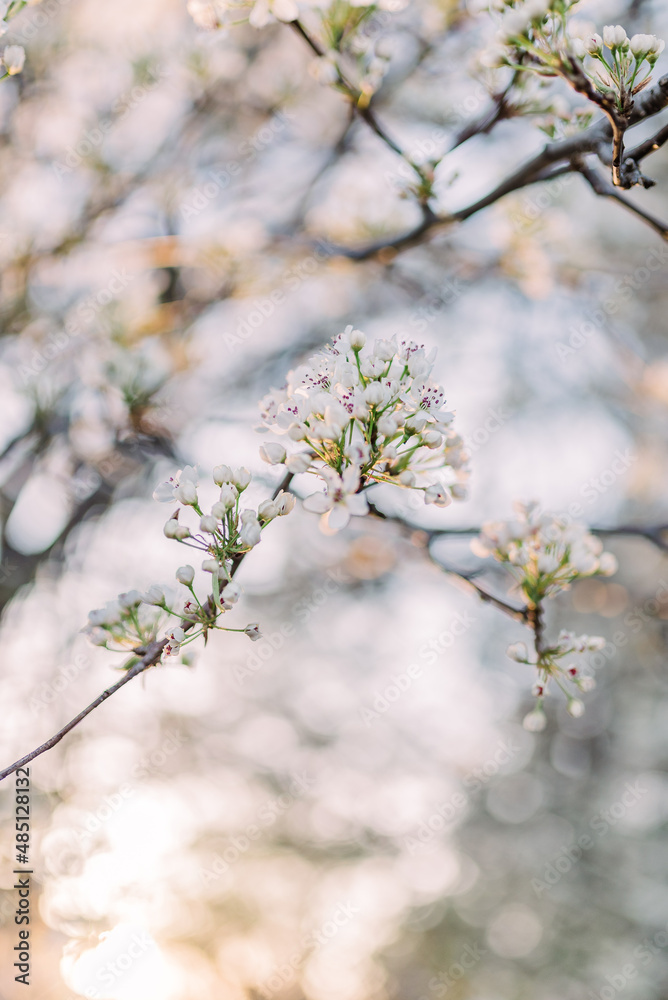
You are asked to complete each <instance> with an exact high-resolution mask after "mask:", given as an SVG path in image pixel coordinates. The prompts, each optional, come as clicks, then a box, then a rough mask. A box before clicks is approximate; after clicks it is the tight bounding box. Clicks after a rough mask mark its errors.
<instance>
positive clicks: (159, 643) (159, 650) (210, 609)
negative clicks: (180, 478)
mask: <svg viewBox="0 0 668 1000" xmlns="http://www.w3.org/2000/svg"><path fill="white" fill-rule="evenodd" d="M291 481H292V473H291V472H286V474H285V476H284V477H283V480H282V481H281V483H280V484H279V485H278V486H277V487H276V489H275V490H274V492H273V494H272V501H276V500H277V499H278V498H280V497H281V496H283V495H285V492H286V491H287V490H288V488H289V486H290V483H291ZM293 500H294V498H293ZM170 520H173V519H170ZM168 523H169V522H168ZM250 551H251V549H250V548H249V549H248V550H247V551H243V552H241V551H240V552H237V553H236V554H235V555H234V556H233V557H232V560H231V564H230V565H229V567H228V572H229V579H230V580H232V578H233V577H234V575H235V573H236V572H237V570H238V569H239V566H240V565H241V563H242V562H243V560H244V558H245V556H246V555H247V554H248V552H250ZM182 568H183V567H182ZM214 591H215V587H214ZM219 602H220V597H219V598H218V603H217V601H216V597H215V593H211V594H209V596H208V597H207V598H206V600H205V601H204V602H203V603H202V604H201V605H200V607H201V610H202V614H203V615H204V616H205V617H206V619H207V620H215V618H216V617H218V615H217V608H219V607H220V604H219ZM197 624H198V622H197V620H194V619H188V618H183V619H181V621H180V625H179V626H177V628H179V629H180V630H181V631H182V632H183V634H184V636H185V635H186V634H187V633H189V632H190V631H191V630H192V629H194V628H195V627H196V625H197ZM93 627H99V626H93ZM248 630H250V631H248ZM175 631H176V629H174V630H172V633H171V634H170V635H168V636H165V637H164V638H162V639H157V638H156V639H153V640H151V641H149V642H148V643H147V644H145V645H144V646H135V647H133V649H132V652H133V653H135V654H137V656H139V659H136V658H133V660H131V661H130V665H128V666H127V669H126V670H125V673H124V675H123V676H122V677H121V679H120V680H118V681H116V683H115V684H112V685H111V687H108V688H106V690H104V691H103V692H102V694H100V695H98V697H97V698H96V699H95V700H94V701H92V702H91V703H90V705H88V706H87V707H86V708H84V709H83V710H82V711H81V712H79V714H78V715H76V716H75V717H74V718H73V719H71V720H70V721H69V722H68V723H67V725H65V726H63V727H62V729H59V730H58V732H57V733H55V734H54V735H53V736H52V737H51V738H50V739H48V740H47V741H46V742H45V743H42V744H41V745H40V746H38V747H37V748H36V749H35V750H32V751H31V752H30V753H28V754H25V755H24V756H23V757H21V758H20V759H19V760H17V761H15V762H14V763H13V764H10V765H9V767H5V768H4V769H3V770H0V781H2V780H3V779H4V778H6V777H8V776H9V775H10V774H12V773H13V772H14V771H15V770H16V769H17V768H18V767H24V766H25V765H26V764H28V763H29V762H30V761H31V760H34V759H35V757H39V756H40V755H41V754H43V753H46V751H47V750H51V749H52V747H55V746H56V745H57V744H58V743H60V741H61V740H62V739H63V737H64V736H66V735H67V734H68V733H69V732H71V731H72V730H73V729H74V728H75V727H76V726H78V725H79V723H80V722H83V720H84V719H85V718H86V717H87V716H88V715H90V714H91V712H93V711H94V710H95V709H96V708H99V706H100V705H102V704H103V703H104V702H105V701H106V700H107V699H108V698H110V697H111V696H112V695H113V694H116V692H117V691H120V690H121V688H122V687H124V686H125V685H126V684H128V683H129V682H130V681H131V680H134V678H135V677H138V676H139V675H140V674H142V673H144V671H145V670H148V668H149V667H153V666H156V665H157V664H158V663H160V662H161V661H162V658H163V656H164V655H165V650H166V649H167V647H168V646H169V645H170V644H171V645H172V646H173V644H174V639H173V633H174V632H175ZM241 631H247V634H249V636H250V638H252V639H255V638H259V635H260V633H259V631H258V630H257V627H256V626H247V629H246V630H241Z"/></svg>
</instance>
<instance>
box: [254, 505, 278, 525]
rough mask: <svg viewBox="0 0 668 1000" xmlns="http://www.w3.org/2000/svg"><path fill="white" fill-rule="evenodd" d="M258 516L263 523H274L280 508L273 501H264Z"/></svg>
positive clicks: (258, 510) (259, 508) (259, 507)
mask: <svg viewBox="0 0 668 1000" xmlns="http://www.w3.org/2000/svg"><path fill="white" fill-rule="evenodd" d="M257 515H258V517H259V519H260V520H261V521H273V519H274V518H275V517H278V507H277V506H276V504H275V502H274V501H273V500H263V501H262V503H261V504H260V505H259V506H258V508H257Z"/></svg>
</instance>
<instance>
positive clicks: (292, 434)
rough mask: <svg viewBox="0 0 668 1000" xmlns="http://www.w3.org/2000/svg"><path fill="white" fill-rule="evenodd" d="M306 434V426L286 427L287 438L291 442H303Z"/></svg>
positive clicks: (293, 425)
mask: <svg viewBox="0 0 668 1000" xmlns="http://www.w3.org/2000/svg"><path fill="white" fill-rule="evenodd" d="M307 434H308V427H307V426H306V424H302V423H298V424H290V426H289V427H288V437H289V438H290V440H291V441H303V440H304V438H305V437H306V435H307Z"/></svg>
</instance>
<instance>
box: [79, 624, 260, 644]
mask: <svg viewBox="0 0 668 1000" xmlns="http://www.w3.org/2000/svg"><path fill="white" fill-rule="evenodd" d="M83 631H84V632H85V634H86V636H87V638H88V641H89V642H92V644H93V645H94V646H106V644H107V640H108V639H109V635H108V634H107V633H106V632H105V631H104V629H103V628H99V627H98V626H97V625H96V626H94V627H93V628H85V629H84V630H83ZM258 638H259V637H258Z"/></svg>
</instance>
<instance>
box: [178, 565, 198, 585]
mask: <svg viewBox="0 0 668 1000" xmlns="http://www.w3.org/2000/svg"><path fill="white" fill-rule="evenodd" d="M176 579H177V580H178V581H179V583H183V584H184V585H185V586H186V587H189V586H190V584H191V583H192V582H193V580H194V579H195V570H194V569H193V567H192V566H190V565H186V566H179V568H178V569H177V571H176Z"/></svg>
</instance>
